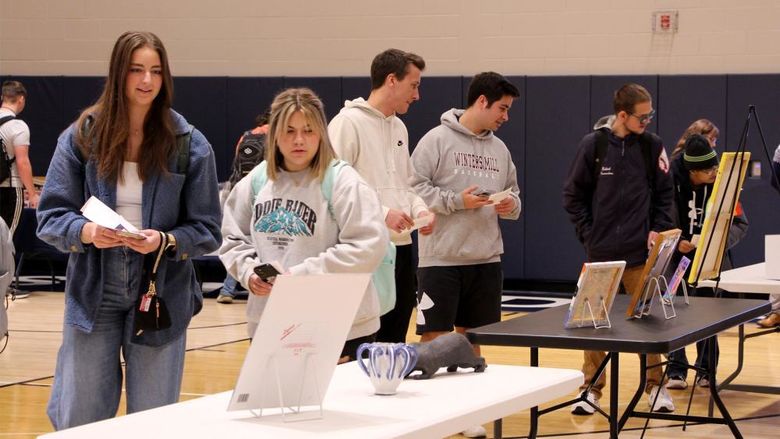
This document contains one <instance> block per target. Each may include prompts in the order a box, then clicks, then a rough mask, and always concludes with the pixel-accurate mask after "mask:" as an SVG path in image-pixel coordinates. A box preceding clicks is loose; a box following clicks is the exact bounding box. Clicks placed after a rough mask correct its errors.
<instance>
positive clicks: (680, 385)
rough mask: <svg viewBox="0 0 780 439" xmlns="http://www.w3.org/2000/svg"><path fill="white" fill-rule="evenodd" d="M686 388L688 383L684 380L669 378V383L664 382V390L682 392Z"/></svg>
mask: <svg viewBox="0 0 780 439" xmlns="http://www.w3.org/2000/svg"><path fill="white" fill-rule="evenodd" d="M687 387H688V383H687V382H686V381H685V378H679V377H674V378H669V381H667V382H666V388H667V389H675V390H682V389H685V388H687Z"/></svg>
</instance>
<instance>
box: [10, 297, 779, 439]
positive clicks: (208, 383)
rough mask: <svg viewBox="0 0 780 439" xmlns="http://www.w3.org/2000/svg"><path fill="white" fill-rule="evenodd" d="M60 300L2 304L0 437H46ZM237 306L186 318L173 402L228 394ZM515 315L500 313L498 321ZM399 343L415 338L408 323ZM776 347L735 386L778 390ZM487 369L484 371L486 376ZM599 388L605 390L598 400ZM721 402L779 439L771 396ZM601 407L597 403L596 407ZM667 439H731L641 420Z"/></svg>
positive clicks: (519, 421)
mask: <svg viewBox="0 0 780 439" xmlns="http://www.w3.org/2000/svg"><path fill="white" fill-rule="evenodd" d="M63 297H64V296H63V294H62V293H42V292H38V293H33V294H32V295H30V297H29V298H26V299H21V300H17V301H15V302H11V303H10V307H9V310H8V312H9V320H10V330H11V336H10V340H9V344H8V347H7V349H6V351H5V352H4V353H2V354H0V439H8V438H14V439H22V438H33V437H36V436H37V435H39V434H42V433H46V432H49V431H51V430H52V428H51V425H50V424H49V421H48V418H47V417H46V413H45V411H46V401H47V399H48V396H49V391H50V386H51V381H52V375H53V371H54V363H55V358H56V353H57V349H58V347H59V343H60V338H61V326H62V308H63ZM245 303H246V302H243V301H237V302H235V303H234V304H232V305H221V304H217V303H216V302H215V301H214V300H213V299H207V300H206V301H205V304H204V309H203V312H201V313H200V314H199V315H198V316H196V317H195V319H193V321H192V324H191V325H190V328H189V330H188V333H187V354H186V362H185V370H184V382H183V384H182V394H181V400H186V399H192V398H197V397H199V396H202V395H206V394H211V393H216V392H221V391H225V390H229V389H232V388H233V385H234V384H235V380H236V377H237V376H238V372H239V370H240V368H241V364H242V362H243V358H244V354H245V352H246V350H247V348H248V346H249V344H248V341H247V338H246V323H245V318H244V310H245ZM516 316H517V314H505V315H504V318H512V317H516ZM754 331H756V328H755V325H753V324H749V325H747V332H748V333H750V332H754ZM408 340H409V341H413V340H417V337H416V336H414V334H413V327H411V326H410V332H409V336H408ZM778 341H780V339H779V338H778V334H777V333H774V334H769V335H766V336H762V337H757V338H753V339H750V340H748V341H747V343H746V360H745V368H744V369H743V371H742V374H741V376H740V377H739V378H738V379H737V382H738V383H745V384H747V383H749V384H762V385H770V386H778V387H780V367H778V366H777V365H778V364H780V343H778ZM720 349H721V357H720V367H719V371H720V374H721V377H723V376H726V375H727V374H728V373H730V372H731V371H732V370H734V368H735V366H736V352H737V332H736V329H733V330H730V331H726V332H724V333H722V334H721V335H720ZM483 355H484V356H485V357H486V359H487V361H488V363H495V364H516V365H527V364H528V362H529V354H528V349H523V348H503V347H494V346H484V347H483ZM695 355H696V353H695V348H694V347H690V348H689V349H688V357H689V358H695ZM581 362H582V356H581V355H580V354H579V352H576V351H566V350H555V349H541V350H540V364H541V365H542V366H549V367H563V368H571V369H579V368H580V366H581ZM620 368H621V374H620V405H621V407H625V406H626V405H627V404H628V401H629V399H630V397H631V396H632V395H633V392H634V390H635V389H636V387H637V385H638V383H639V375H638V368H639V361H638V358H637V357H636V356H635V355H621V361H620ZM489 371H490V368H488V370H487V373H489ZM689 381H690V380H689ZM508 385H511V383H508ZM689 389H690V388H689ZM608 391H609V388H608V387H607V388H606V389H605V390H604V392H605V395H606V394H608ZM670 392H671V394H672V396H673V397H674V401H675V405H676V406H677V413H684V411H685V408H686V404H687V401H688V396H689V394H690V390H686V391H680V390H674V391H670ZM572 396H573V395H572ZM722 397H723V400H724V402H725V403H726V405H727V407H728V408H729V410H730V412H731V415H732V416H733V417H734V418H735V419H736V420H737V425H738V426H739V428H740V430H741V432H742V434H743V435H744V436H745V437H746V438H767V439H768V438H773V439H774V438H776V437H778V435H780V396H778V395H764V394H752V393H744V392H735V391H725V392H723V393H722ZM707 400H708V399H707V394H706V393H705V390H704V389H698V388H697V390H696V392H695V395H694V398H693V405H692V408H691V413H692V414H706V410H707V409H706V407H707ZM560 401H563V399H562V400H560ZM560 401H558V402H560ZM603 402H604V403H606V401H605V400H604V401H603ZM639 404H640V405H638V407H639V408H640V409H642V410H644V409H646V408H647V405H646V404H647V403H646V399H644V398H643V400H642V401H640V403H639ZM549 405H552V403H551V404H549ZM123 410H124V408H123V407H122V408H120V414H121V413H122V412H123ZM621 410H622V409H621ZM716 413H717V412H716ZM643 424H644V421H643V420H641V419H632V420H631V421H629V423H628V424H627V426H626V429H625V430H624V431H623V432H622V433H621V437H626V438H635V437H636V438H638V437H640V433H641V428H642V426H643ZM486 428H487V430H488V436H489V437H490V436H491V434H492V424H490V425H486ZM607 431H608V425H607V422H606V421H605V420H604V419H603V418H602V417H600V416H585V417H582V416H573V415H571V414H570V413H569V411H568V410H567V409H562V410H559V411H557V412H554V413H550V414H547V415H545V416H543V417H542V418H541V420H540V429H539V436H540V437H547V438H576V439H585V438H588V439H589V438H603V437H607V433H606V432H607ZM527 432H528V411H527V410H526V411H523V412H520V413H518V414H516V415H513V416H510V417H508V418H506V419H505V420H504V437H506V438H516V437H525V436H526V435H527ZM672 436H679V437H681V438H685V439H700V438H701V439H720V438H729V437H732V436H731V434H730V432H729V430H728V428H727V427H725V426H719V425H689V426H688V428H687V430H686V431H682V426H681V424H679V423H674V422H667V421H652V422H650V428H649V430H648V432H647V434H646V436H645V437H648V438H668V437H672ZM454 437H460V436H454Z"/></svg>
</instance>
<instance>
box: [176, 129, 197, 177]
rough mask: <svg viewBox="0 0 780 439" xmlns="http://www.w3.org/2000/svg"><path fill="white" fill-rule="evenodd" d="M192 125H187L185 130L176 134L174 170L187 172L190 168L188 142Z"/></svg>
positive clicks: (181, 172)
mask: <svg viewBox="0 0 780 439" xmlns="http://www.w3.org/2000/svg"><path fill="white" fill-rule="evenodd" d="M193 129H194V127H193V126H192V125H189V124H188V125H187V131H185V132H184V133H181V134H177V135H176V154H177V156H176V172H177V173H179V174H185V175H186V174H187V172H188V171H189V169H190V143H191V142H192V130H193Z"/></svg>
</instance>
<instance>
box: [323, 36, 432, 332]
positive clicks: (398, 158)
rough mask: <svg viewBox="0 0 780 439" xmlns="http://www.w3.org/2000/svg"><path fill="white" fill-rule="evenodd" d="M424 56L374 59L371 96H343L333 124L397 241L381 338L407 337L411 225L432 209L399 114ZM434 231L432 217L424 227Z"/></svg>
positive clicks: (415, 92) (341, 148) (337, 146)
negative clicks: (392, 289) (417, 182)
mask: <svg viewBox="0 0 780 439" xmlns="http://www.w3.org/2000/svg"><path fill="white" fill-rule="evenodd" d="M424 69H425V61H424V60H423V59H422V58H421V57H420V56H418V55H415V54H413V53H408V52H404V51H402V50H398V49H388V50H385V51H384V52H382V53H380V54H379V55H377V56H376V57H374V61H373V62H372V63H371V94H370V95H369V96H368V100H365V99H363V98H357V99H354V100H352V101H346V102H344V108H342V109H341V112H339V114H338V115H337V116H336V117H334V118H333V120H332V121H331V122H330V124H329V125H328V135H329V136H330V140H331V143H332V144H333V149H334V150H335V151H336V154H337V155H338V156H339V158H340V159H342V160H344V161H346V162H347V163H349V164H351V165H352V166H353V167H354V168H355V169H356V170H357V171H358V173H360V175H361V176H362V177H363V179H365V180H366V182H367V183H368V184H369V185H370V186H371V187H373V188H374V189H375V190H376V191H377V194H378V195H379V200H380V202H381V203H382V210H383V213H384V216H385V224H386V225H387V228H388V229H389V231H390V238H391V239H392V241H393V243H394V244H395V245H396V250H397V254H396V263H395V264H396V265H395V283H396V302H395V308H394V309H393V310H391V311H390V312H388V313H386V314H385V315H383V316H382V317H381V323H380V328H379V332H378V333H377V341H381V342H392V343H403V342H406V333H407V331H408V328H409V318H410V317H411V313H412V308H414V305H415V285H414V263H413V260H412V238H411V228H412V227H413V225H414V223H415V219H416V218H421V217H424V216H428V215H433V214H432V213H431V212H429V211H428V207H427V206H426V205H425V203H424V202H423V200H422V199H421V198H420V197H419V196H417V194H416V193H415V192H414V189H412V187H411V186H410V185H409V177H410V176H411V174H412V164H411V161H410V158H409V133H408V132H407V131H406V126H405V125H404V123H403V122H402V121H401V119H399V118H398V117H397V116H396V114H404V113H406V112H407V111H408V110H409V106H410V105H411V104H412V102H414V101H416V100H418V99H420V92H419V87H420V77H421V75H422V71H423V70H424ZM432 231H433V221H431V223H430V224H429V225H428V226H425V227H423V228H421V229H420V233H421V234H423V235H425V234H429V233H431V232H432Z"/></svg>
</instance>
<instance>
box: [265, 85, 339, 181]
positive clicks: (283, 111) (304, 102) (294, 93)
mask: <svg viewBox="0 0 780 439" xmlns="http://www.w3.org/2000/svg"><path fill="white" fill-rule="evenodd" d="M296 111H300V112H301V113H303V116H304V117H305V118H306V121H307V122H308V123H309V126H310V127H311V129H312V130H314V131H315V132H316V133H318V134H319V135H320V144H319V146H318V148H317V153H316V154H315V155H314V158H313V159H312V161H311V164H310V165H309V171H310V172H311V174H312V175H313V176H315V177H317V178H318V179H320V180H322V179H323V178H324V176H325V170H326V169H327V168H328V165H329V164H330V162H331V160H333V159H334V158H336V153H335V152H334V151H333V147H332V146H331V144H330V139H329V138H328V120H327V118H326V117H325V106H324V105H323V104H322V101H321V100H320V98H319V97H318V96H317V95H316V94H314V92H313V91H311V90H310V89H308V88H288V89H287V90H284V91H283V92H281V93H279V94H278V95H276V98H274V101H273V103H272V104H271V119H270V121H269V128H268V147H267V148H266V150H265V160H266V161H267V162H268V168H267V173H268V178H269V179H270V180H275V179H276V176H277V175H278V173H279V170H280V169H282V167H283V165H284V156H282V152H281V151H280V150H279V145H278V144H277V140H276V139H278V138H279V136H280V135H281V134H282V131H283V130H285V129H287V124H288V123H289V121H290V118H291V117H292V115H293V114H294V113H295V112H296Z"/></svg>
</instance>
